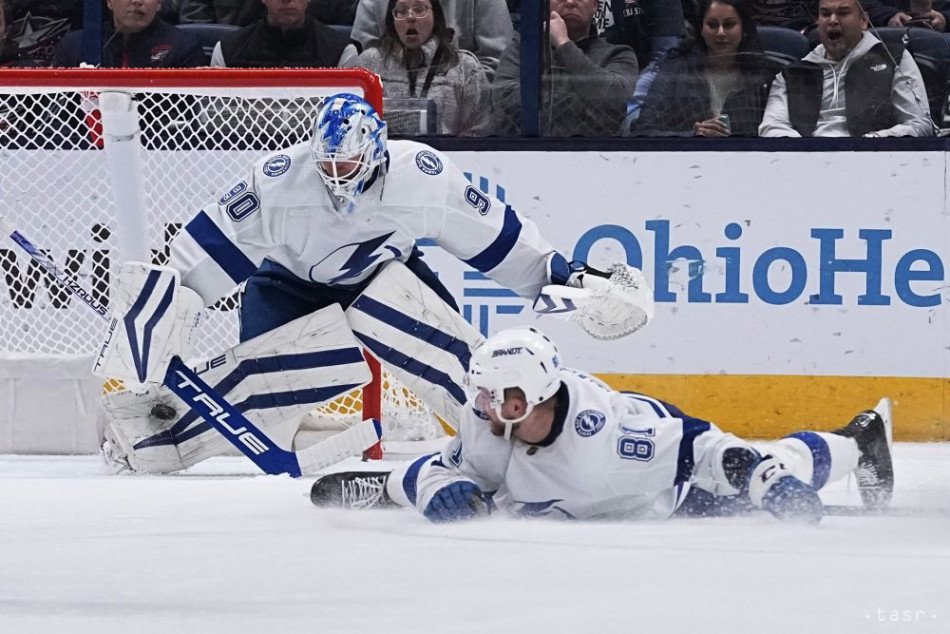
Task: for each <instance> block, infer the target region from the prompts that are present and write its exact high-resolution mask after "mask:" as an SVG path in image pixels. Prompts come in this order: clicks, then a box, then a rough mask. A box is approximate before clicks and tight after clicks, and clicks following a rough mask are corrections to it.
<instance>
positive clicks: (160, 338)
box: [92, 262, 204, 391]
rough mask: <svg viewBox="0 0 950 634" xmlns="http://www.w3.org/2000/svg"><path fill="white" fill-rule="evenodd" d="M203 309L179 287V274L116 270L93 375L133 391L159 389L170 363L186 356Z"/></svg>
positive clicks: (133, 265) (140, 267)
mask: <svg viewBox="0 0 950 634" xmlns="http://www.w3.org/2000/svg"><path fill="white" fill-rule="evenodd" d="M203 307H204V304H203V302H202V301H201V298H200V297H199V296H198V294H197V293H195V292H194V291H193V290H191V289H190V288H185V287H184V286H182V285H181V284H180V281H179V274H178V271H175V270H174V269H170V268H168V267H164V266H152V265H149V264H144V263H142V262H126V263H125V264H123V265H122V267H121V268H120V269H119V276H118V282H117V284H116V286H115V288H114V292H113V296H112V310H113V315H114V317H113V319H112V322H111V323H110V324H109V331H108V333H107V334H106V340H105V342H104V343H103V344H102V346H101V347H100V349H99V355H98V356H97V357H96V361H95V364H94V365H93V369H92V371H93V374H96V375H97V376H101V377H103V378H106V379H121V380H122V381H123V382H125V384H126V386H127V387H128V388H129V389H132V390H134V391H142V390H143V389H145V387H146V386H147V385H148V384H159V383H161V382H162V381H163V380H164V378H165V372H166V370H167V369H168V364H169V363H170V362H171V360H172V357H174V356H187V355H188V354H189V353H190V351H191V339H192V333H193V332H194V330H195V328H196V327H197V325H198V318H199V316H200V314H201V311H202V309H203Z"/></svg>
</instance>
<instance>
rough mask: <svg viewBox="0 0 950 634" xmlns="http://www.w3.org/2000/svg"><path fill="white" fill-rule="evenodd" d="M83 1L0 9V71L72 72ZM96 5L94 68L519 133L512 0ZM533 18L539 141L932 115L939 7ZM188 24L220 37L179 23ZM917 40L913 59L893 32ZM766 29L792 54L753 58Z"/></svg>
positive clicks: (856, 4)
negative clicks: (343, 71) (327, 99)
mask: <svg viewBox="0 0 950 634" xmlns="http://www.w3.org/2000/svg"><path fill="white" fill-rule="evenodd" d="M84 4H86V2H85V0H39V1H37V0H32V1H29V2H27V1H25V0H0V66H34V67H35V66H39V67H43V66H57V67H70V66H79V65H80V63H81V62H82V61H83V53H84V48H83V47H84V45H85V46H88V44H87V40H88V39H89V38H85V37H84V32H83V31H82V29H81V27H82V7H83V5H84ZM102 4H103V13H102V15H103V18H104V23H103V25H102V27H101V30H100V31H99V33H98V37H99V38H101V39H100V41H101V43H102V47H101V52H102V54H101V60H100V66H101V67H107V68H118V67H131V68H142V67H151V68H189V67H202V66H214V67H225V66H226V67H234V68H238V67H239V68H266V67H271V68H275V67H291V68H298V67H334V66H339V67H362V68H367V69H369V70H370V71H372V72H374V73H376V74H378V75H379V76H380V77H381V78H382V80H383V86H384V98H385V102H386V103H385V111H386V113H387V118H388V119H389V122H390V126H391V133H392V134H407V135H415V134H443V135H453V136H486V135H499V136H517V135H520V134H522V113H521V104H522V95H521V88H522V82H521V68H522V63H521V56H522V42H521V35H520V34H519V33H518V32H517V30H516V28H515V27H516V25H518V24H520V23H521V20H520V18H521V13H520V12H521V4H522V3H521V2H520V1H519V0H466V1H465V2H457V1H455V0H104V1H103V3H102ZM550 11H551V12H550V16H546V18H547V19H546V20H544V22H545V31H544V36H543V37H544V41H545V42H546V45H544V46H543V47H542V49H543V50H542V52H541V55H540V59H539V60H538V61H540V68H541V70H540V72H541V83H540V99H539V108H540V115H541V116H540V130H539V132H540V134H541V135H542V136H598V137H605V136H616V135H632V136H654V137H657V136H699V137H727V136H741V137H754V136H764V137H776V136H782V137H794V136H815V137H822V136H868V137H882V136H932V135H933V134H934V133H935V131H936V130H937V126H936V125H935V124H934V118H942V117H940V113H941V108H942V105H943V100H944V98H945V96H946V85H947V68H946V67H947V65H948V63H950V62H948V60H950V40H948V39H946V38H947V37H950V35H944V34H943V33H944V32H946V31H947V26H948V25H947V21H948V19H950V0H861V1H859V0H779V1H776V0H550ZM195 24H216V25H227V26H221V27H217V26H216V27H214V29H211V28H210V27H189V26H179V25H195ZM878 27H880V29H881V30H880V31H879V30H878ZM212 30H213V32H214V33H213V35H212V37H213V38H214V39H212V40H211V42H210V43H209V42H208V41H207V38H208V37H209V34H208V33H210V32H211V31H212ZM924 30H926V31H927V35H928V37H930V39H929V40H927V41H928V42H930V44H928V48H926V50H925V47H923V46H920V47H919V50H918V47H917V46H916V45H915V41H916V40H915V37H916V36H915V37H909V35H911V34H914V33H922V32H923V31H924ZM203 31H207V32H203ZM775 31H781V32H782V33H785V34H786V35H789V34H794V37H795V38H799V39H801V42H802V50H801V51H799V52H798V53H797V54H795V55H794V56H792V55H789V54H788V52H787V51H781V50H777V49H776V48H774V47H773V48H770V46H769V42H768V38H765V37H763V36H764V35H765V33H766V32H768V33H771V34H772V35H773V37H774V35H775ZM895 31H896V34H895ZM779 35H781V33H780V34H779ZM806 42H807V43H808V44H807V45H806V44H805V43H806ZM934 42H936V44H934ZM808 47H810V48H811V50H810V51H809V52H807V54H804V55H803V53H804V51H805V50H807V48H808ZM209 53H210V56H209ZM922 69H923V71H924V72H922ZM925 80H926V81H925Z"/></svg>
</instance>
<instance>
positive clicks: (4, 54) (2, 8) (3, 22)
mask: <svg viewBox="0 0 950 634" xmlns="http://www.w3.org/2000/svg"><path fill="white" fill-rule="evenodd" d="M15 55H16V52H15V51H13V50H10V46H9V40H8V39H7V5H6V2H5V1H4V0H0V66H5V65H6V63H7V62H8V61H9V60H11V59H13V58H15Z"/></svg>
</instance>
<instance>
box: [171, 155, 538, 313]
mask: <svg viewBox="0 0 950 634" xmlns="http://www.w3.org/2000/svg"><path fill="white" fill-rule="evenodd" d="M388 148H389V149H388V161H389V167H388V170H387V173H386V175H385V177H384V178H378V179H376V180H374V181H373V182H371V183H370V184H369V185H368V187H367V188H366V191H365V192H364V193H363V194H361V195H360V197H359V204H358V207H357V208H356V210H355V212H354V213H352V214H341V213H339V212H337V211H336V210H335V208H334V205H333V202H332V200H331V198H330V196H329V194H328V193H327V190H326V187H325V186H324V184H323V181H322V180H321V178H320V176H319V175H318V173H317V170H318V167H317V166H316V163H315V161H314V159H313V158H312V157H311V155H310V144H309V142H306V143H301V144H298V145H295V146H293V147H290V148H288V149H286V150H283V151H281V152H278V153H277V154H274V155H272V156H270V157H268V158H266V159H264V160H262V161H260V162H259V163H258V164H257V165H256V166H255V167H254V170H253V173H252V174H250V175H249V176H248V177H247V178H246V179H245V180H242V181H240V182H238V183H236V184H235V185H234V187H233V188H232V189H231V190H230V191H228V192H227V193H226V194H225V195H224V196H222V197H221V198H220V200H218V201H217V202H216V203H212V204H210V205H208V206H206V207H204V208H203V209H201V210H200V211H199V212H198V213H197V214H196V215H195V216H194V217H192V219H191V220H190V221H189V222H188V223H187V225H186V226H185V229H184V230H183V231H182V232H181V233H180V234H179V236H178V237H177V238H176V239H175V240H174V241H173V243H172V247H171V261H170V266H172V267H173V268H175V269H177V270H178V271H180V272H181V274H182V283H183V284H184V285H185V286H187V287H189V288H192V289H194V290H195V291H197V292H198V293H199V294H200V295H201V297H202V299H203V300H204V301H205V303H206V304H211V303H213V302H214V301H215V300H217V299H218V298H220V297H221V296H223V295H224V294H225V293H227V292H228V291H229V290H230V289H232V288H233V287H234V286H235V285H236V284H238V283H240V282H242V281H244V280H245V279H247V278H248V277H250V275H251V274H252V273H254V271H255V270H256V269H257V267H258V266H260V264H261V262H262V261H263V260H264V259H265V258H267V259H269V260H272V261H274V262H277V263H278V264H280V265H282V266H283V267H285V268H287V269H288V270H289V271H290V272H291V273H293V274H294V275H295V276H297V277H299V278H301V279H302V280H308V281H311V282H316V283H320V284H327V285H331V286H352V285H358V284H360V283H361V282H364V281H365V280H367V279H368V278H369V277H370V276H372V274H373V273H374V272H375V271H376V270H377V269H378V268H379V267H380V266H382V265H383V264H385V263H386V262H387V261H390V260H401V261H403V262H405V261H406V260H407V259H408V258H409V256H410V255H411V253H412V250H413V247H414V245H415V242H416V240H418V239H420V238H430V239H432V240H433V241H435V242H436V244H438V245H439V246H441V247H442V248H444V249H445V250H446V251H448V252H449V253H451V254H453V255H454V256H456V257H458V258H459V259H461V260H463V261H465V262H466V263H467V264H469V265H470V266H472V267H473V268H475V269H478V270H479V271H481V272H483V273H487V274H488V275H490V276H491V277H492V278H493V279H494V280H496V281H497V282H499V283H501V284H503V285H505V286H507V287H508V288H510V289H512V290H514V291H515V292H517V293H519V294H520V295H522V296H524V297H534V295H536V294H537V292H538V291H539V290H540V289H541V287H542V286H543V285H545V284H547V283H549V281H550V280H549V279H548V274H547V271H546V257H547V256H548V255H550V254H551V253H552V252H553V251H554V249H553V248H552V247H551V245H549V244H548V243H547V242H546V241H545V240H544V239H543V238H542V237H541V235H540V233H539V232H538V229H537V227H536V226H535V224H534V223H533V222H531V221H530V220H528V219H526V218H522V217H521V216H519V214H518V213H516V212H515V211H514V210H513V209H512V208H511V207H509V206H507V205H505V204H504V203H503V202H501V201H499V200H498V199H497V198H495V197H492V196H489V195H487V194H485V193H483V192H481V191H479V190H478V189H477V188H476V187H474V186H472V185H471V184H470V183H469V182H468V181H467V180H466V178H465V176H464V175H463V174H462V172H461V171H460V170H459V169H458V168H457V167H456V166H455V165H454V164H453V163H452V162H451V161H450V160H449V159H448V158H447V157H446V156H445V155H443V154H441V153H440V152H438V151H436V150H433V149H432V148H430V147H428V146H426V145H422V144H419V143H415V142H412V141H391V142H389V144H388Z"/></svg>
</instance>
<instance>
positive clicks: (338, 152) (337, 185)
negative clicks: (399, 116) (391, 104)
mask: <svg viewBox="0 0 950 634" xmlns="http://www.w3.org/2000/svg"><path fill="white" fill-rule="evenodd" d="M310 152H311V155H312V156H313V160H314V161H316V163H317V171H318V172H319V174H320V177H321V178H322V179H323V182H324V183H325V184H326V186H327V189H328V190H329V191H330V194H331V195H332V196H333V198H334V203H335V204H336V208H337V211H340V212H343V213H352V212H353V210H354V209H355V208H356V200H357V197H358V196H359V195H360V194H361V193H362V192H363V191H365V190H366V189H368V188H369V185H370V183H371V181H372V177H373V175H374V172H375V170H376V168H377V167H379V170H380V171H379V172H378V173H377V174H376V178H382V177H384V176H385V170H386V165H385V161H386V123H385V122H384V121H383V120H382V119H380V118H379V115H377V114H376V110H375V109H374V108H373V106H371V105H370V104H369V103H367V101H366V100H365V99H363V98H362V97H359V96H357V95H352V94H349V93H340V94H338V95H333V96H332V97H328V98H327V100H326V102H325V103H324V105H323V107H322V108H321V109H320V112H319V114H317V119H316V121H315V122H314V128H313V138H312V139H311V141H310Z"/></svg>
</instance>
